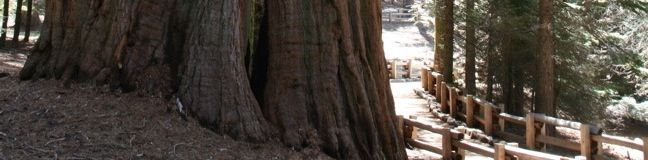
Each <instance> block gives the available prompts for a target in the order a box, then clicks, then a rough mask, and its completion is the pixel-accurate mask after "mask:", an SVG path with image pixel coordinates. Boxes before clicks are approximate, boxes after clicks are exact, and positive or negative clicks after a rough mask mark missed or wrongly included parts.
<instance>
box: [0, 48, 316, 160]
mask: <svg viewBox="0 0 648 160" xmlns="http://www.w3.org/2000/svg"><path fill="white" fill-rule="evenodd" d="M24 51H25V49H16V50H0V73H9V74H10V76H0V160H9V159H328V157H326V156H325V155H323V154H321V153H319V152H317V151H312V150H303V151H294V150H292V149H290V148H286V147H284V146H283V145H281V143H280V142H270V143H267V144H254V143H245V142H238V141H235V140H233V139H232V138H230V137H227V136H222V135H218V134H216V133H215V132H213V131H210V130H208V129H206V128H204V127H201V126H200V125H199V124H198V123H197V122H195V121H193V120H191V119H189V120H183V119H182V118H181V117H180V116H178V115H176V114H177V113H176V112H175V110H173V109H172V107H174V106H175V105H174V104H173V103H171V102H169V101H168V100H165V99H163V98H158V97H148V96H144V95H139V94H137V93H115V92H109V90H108V89H106V88H102V87H95V86H94V85H91V84H78V85H74V84H73V85H71V86H69V87H63V85H62V83H61V82H60V81H55V80H37V81H19V80H18V79H17V78H16V77H17V76H16V75H17V74H18V72H19V70H20V69H21V68H22V65H23V64H24V62H25V60H26V58H27V57H26V56H25V55H24V54H23V53H25V52H24Z"/></svg>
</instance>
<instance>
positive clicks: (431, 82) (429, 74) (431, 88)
mask: <svg viewBox="0 0 648 160" xmlns="http://www.w3.org/2000/svg"><path fill="white" fill-rule="evenodd" d="M425 72H426V73H425V74H427V78H428V81H427V82H426V83H427V86H428V91H429V92H430V94H434V95H436V88H435V87H434V84H436V77H434V75H432V69H430V68H427V67H426V69H425Z"/></svg>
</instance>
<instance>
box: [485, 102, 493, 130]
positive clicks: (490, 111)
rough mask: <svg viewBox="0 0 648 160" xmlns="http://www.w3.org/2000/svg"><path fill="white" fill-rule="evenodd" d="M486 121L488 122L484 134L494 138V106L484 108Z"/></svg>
mask: <svg viewBox="0 0 648 160" xmlns="http://www.w3.org/2000/svg"><path fill="white" fill-rule="evenodd" d="M484 120H486V124H484V132H485V133H486V135H489V136H492V135H493V106H492V105H486V106H484Z"/></svg>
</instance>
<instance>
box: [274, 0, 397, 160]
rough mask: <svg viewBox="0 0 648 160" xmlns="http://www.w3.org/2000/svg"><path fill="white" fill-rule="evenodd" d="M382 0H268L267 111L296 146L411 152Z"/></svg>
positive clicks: (358, 154) (382, 154)
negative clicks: (402, 126) (398, 121)
mask: <svg viewBox="0 0 648 160" xmlns="http://www.w3.org/2000/svg"><path fill="white" fill-rule="evenodd" d="M378 2H379V1H372V0H361V1H324V0H315V1H302V0H268V1H267V4H268V6H267V8H268V15H267V16H268V22H269V25H268V31H267V33H268V34H269V36H268V37H269V49H270V52H269V59H268V75H267V87H266V90H265V95H272V96H266V97H265V99H264V105H265V106H264V113H265V114H266V116H267V117H268V119H269V120H270V121H271V122H273V123H274V124H277V125H278V126H279V127H280V129H281V132H283V133H284V134H283V139H284V140H285V141H286V142H287V143H288V144H289V145H291V146H296V147H299V146H312V145H316V144H319V143H322V144H323V146H324V148H323V149H324V150H325V151H327V152H328V153H335V154H336V155H334V157H339V158H344V159H357V158H362V159H380V158H389V159H402V158H405V157H403V155H404V152H403V150H402V149H401V147H402V146H403V142H402V141H398V139H399V137H396V136H397V135H396V134H394V133H395V130H394V128H395V123H394V119H393V118H394V116H393V115H395V112H394V108H393V103H394V102H393V100H392V98H391V93H390V90H389V83H388V81H387V79H388V77H387V74H386V73H387V71H386V68H385V66H386V63H385V61H384V54H383V50H382V43H381V41H380V39H381V36H380V35H381V29H380V26H381V24H380V22H381V20H380V3H378ZM321 13H328V14H321ZM286 62H291V63H286ZM389 146H400V147H389Z"/></svg>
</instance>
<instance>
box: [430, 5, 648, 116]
mask: <svg viewBox="0 0 648 160" xmlns="http://www.w3.org/2000/svg"><path fill="white" fill-rule="evenodd" d="M554 2H555V5H554V25H553V33H554V35H555V36H554V43H555V62H556V78H557V79H556V89H557V91H556V93H557V94H556V98H557V101H556V103H557V104H556V105H557V107H558V109H559V111H558V112H559V113H561V115H562V116H565V117H568V118H572V119H577V120H581V121H598V120H601V119H602V117H603V115H604V111H605V110H606V107H608V106H610V105H611V104H615V103H616V101H618V100H619V99H621V97H627V96H631V97H633V98H635V99H637V100H638V101H646V100H648V61H646V60H647V59H648V32H647V31H648V14H647V13H648V2H647V1H644V0H612V1H591V2H592V4H591V6H589V8H588V7H586V6H584V5H585V4H584V2H585V1H584V0H566V1H554ZM455 4H457V6H456V8H457V9H456V12H455V14H456V15H455V17H456V26H457V30H458V31H457V32H458V34H456V35H463V33H464V32H463V30H464V29H465V21H466V20H467V19H466V17H467V16H469V17H471V18H472V19H473V20H474V21H476V24H478V26H477V28H478V32H477V36H478V37H479V38H478V49H477V54H478V60H477V62H478V64H477V66H478V69H477V70H478V72H480V73H479V75H482V76H483V75H487V70H486V69H485V68H486V67H487V66H488V65H489V64H490V65H494V67H495V73H493V74H494V80H495V83H494V84H495V92H496V93H495V95H500V96H499V97H498V98H496V101H498V102H501V101H502V100H503V99H504V98H505V97H503V96H502V95H504V94H503V92H504V90H503V88H502V84H504V83H507V82H506V79H507V77H506V75H507V74H505V73H506V72H512V73H513V77H512V78H514V79H516V80H520V81H521V82H519V83H521V84H522V85H523V86H524V88H525V89H524V90H525V92H524V93H525V95H524V97H525V101H526V102H525V103H524V104H526V105H527V106H531V104H532V103H531V101H532V99H533V88H534V85H535V79H536V78H535V71H536V70H537V68H535V61H534V59H535V54H536V52H537V50H536V47H535V46H536V35H535V32H536V30H537V23H538V17H537V16H538V15H537V9H538V0H478V1H477V3H476V10H475V12H474V13H473V15H466V12H465V6H464V4H465V3H463V1H459V2H458V3H455ZM428 6H431V5H428ZM491 7H494V10H493V11H491V12H492V13H489V8H491ZM489 32H490V33H494V34H492V35H494V37H488V35H489V34H487V33H489ZM507 38H508V39H507ZM455 39H457V40H456V42H455V43H456V44H457V45H456V46H457V49H455V50H456V52H455V53H457V54H458V55H459V56H455V57H456V58H457V60H455V61H456V62H459V63H457V64H455V65H456V67H455V68H457V70H458V72H459V73H462V71H461V69H462V68H463V67H462V66H463V65H464V64H463V63H462V62H464V60H463V55H461V54H463V49H462V48H461V46H464V43H465V42H464V41H463V40H464V39H463V38H462V37H458V38H455ZM489 40H490V41H493V42H494V43H491V44H492V46H489V43H488V41H489ZM507 40H510V41H511V43H506V41H507ZM507 45H508V46H507ZM489 48H492V50H493V51H494V52H495V55H494V56H495V57H494V59H490V60H489V59H486V57H487V51H488V50H489ZM507 50H508V51H514V52H511V53H507V52H506V51H507ZM478 80H479V82H478V84H480V83H481V84H482V85H481V86H483V84H484V83H485V77H478ZM478 86H479V85H478ZM484 90H485V87H483V88H482V95H480V96H484V95H485V94H484ZM628 113H632V115H636V116H637V117H641V116H639V115H644V114H648V109H645V108H641V107H639V108H636V109H634V110H633V111H632V112H630V111H628Z"/></svg>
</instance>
